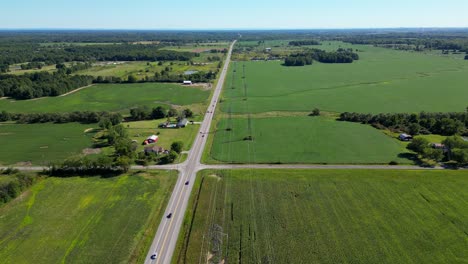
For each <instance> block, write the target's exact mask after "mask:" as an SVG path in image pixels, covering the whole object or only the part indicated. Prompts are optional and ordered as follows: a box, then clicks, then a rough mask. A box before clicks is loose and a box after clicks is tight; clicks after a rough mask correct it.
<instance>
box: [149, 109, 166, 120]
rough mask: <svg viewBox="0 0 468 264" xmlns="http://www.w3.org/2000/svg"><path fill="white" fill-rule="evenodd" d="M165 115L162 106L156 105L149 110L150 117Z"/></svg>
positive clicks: (162, 116)
mask: <svg viewBox="0 0 468 264" xmlns="http://www.w3.org/2000/svg"><path fill="white" fill-rule="evenodd" d="M165 117H166V109H164V107H162V106H158V107H156V108H153V111H152V112H151V118H153V119H161V118H165Z"/></svg>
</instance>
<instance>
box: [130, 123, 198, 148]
mask: <svg viewBox="0 0 468 264" xmlns="http://www.w3.org/2000/svg"><path fill="white" fill-rule="evenodd" d="M166 121H167V119H160V120H151V121H138V122H129V123H126V125H128V128H127V131H128V133H129V135H130V138H131V139H132V140H136V141H137V142H138V143H139V144H141V143H142V142H143V141H145V139H147V138H148V137H149V136H151V135H158V137H159V140H158V142H157V143H156V144H154V145H157V146H161V147H163V148H165V149H171V144H172V143H173V142H175V141H182V142H183V143H184V150H189V149H190V148H191V146H192V143H193V139H194V137H195V135H196V134H197V132H198V130H199V129H200V125H191V124H188V125H187V127H185V128H179V129H161V128H158V125H159V124H160V123H163V122H166ZM150 146H151V145H150ZM144 147H145V146H143V145H139V147H138V149H137V151H143V150H144Z"/></svg>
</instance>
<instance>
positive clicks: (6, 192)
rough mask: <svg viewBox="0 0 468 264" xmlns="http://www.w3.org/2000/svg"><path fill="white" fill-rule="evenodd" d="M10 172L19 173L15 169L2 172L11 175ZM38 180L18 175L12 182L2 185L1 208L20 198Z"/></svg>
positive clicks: (0, 190)
mask: <svg viewBox="0 0 468 264" xmlns="http://www.w3.org/2000/svg"><path fill="white" fill-rule="evenodd" d="M10 172H11V173H12V174H16V173H17V172H16V171H15V170H14V169H7V170H6V171H2V174H10ZM0 177H2V176H0ZM36 179H37V178H36V177H35V176H31V175H23V174H17V175H15V176H14V179H12V180H11V181H6V182H4V183H2V184H0V206H1V205H2V204H5V203H7V202H9V201H11V200H13V199H15V198H16V197H18V195H20V194H21V193H22V192H23V191H24V190H26V189H27V188H29V187H30V186H32V185H33V184H34V183H35V182H36Z"/></svg>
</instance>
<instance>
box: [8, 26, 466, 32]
mask: <svg viewBox="0 0 468 264" xmlns="http://www.w3.org/2000/svg"><path fill="white" fill-rule="evenodd" d="M391 29H419V30H421V29H422V30H423V29H468V26H459V27H457V26H453V27H437V26H431V27H411V26H409V27H330V28H279V27H278V28H275V27H272V28H253V27H252V28H188V29H187V28H98V27H97V28H79V27H77V28H72V27H70V28H55V27H43V28H41V27H37V28H26V27H25V28H1V27H0V31H26V30H30V31H40V30H54V31H65V30H80V31H85V30H96V31H98V30H99V31H103V30H109V31H110V30H113V31H124V30H128V31H236V30H242V31H262V30H265V31H267V30H268V31H279V30H291V31H294V30H391Z"/></svg>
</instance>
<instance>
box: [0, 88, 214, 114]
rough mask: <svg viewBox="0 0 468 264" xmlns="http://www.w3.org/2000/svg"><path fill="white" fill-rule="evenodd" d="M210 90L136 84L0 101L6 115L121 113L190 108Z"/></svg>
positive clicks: (203, 100) (205, 97)
mask: <svg viewBox="0 0 468 264" xmlns="http://www.w3.org/2000/svg"><path fill="white" fill-rule="evenodd" d="M209 95H210V91H208V90H203V89H202V88H196V87H184V86H182V85H179V84H164V83H138V84H102V85H94V86H91V87H88V88H85V89H82V90H80V91H77V92H75V93H72V94H69V95H66V96H60V97H44V98H39V99H33V100H23V101H14V100H10V99H2V100H0V109H2V110H6V111H9V112H15V113H21V112H72V111H122V110H127V109H130V108H132V107H136V106H143V105H146V106H149V107H156V106H158V105H163V106H166V107H168V106H169V105H171V104H172V105H190V104H197V103H204V102H205V101H206V100H207V99H208V97H209Z"/></svg>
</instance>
